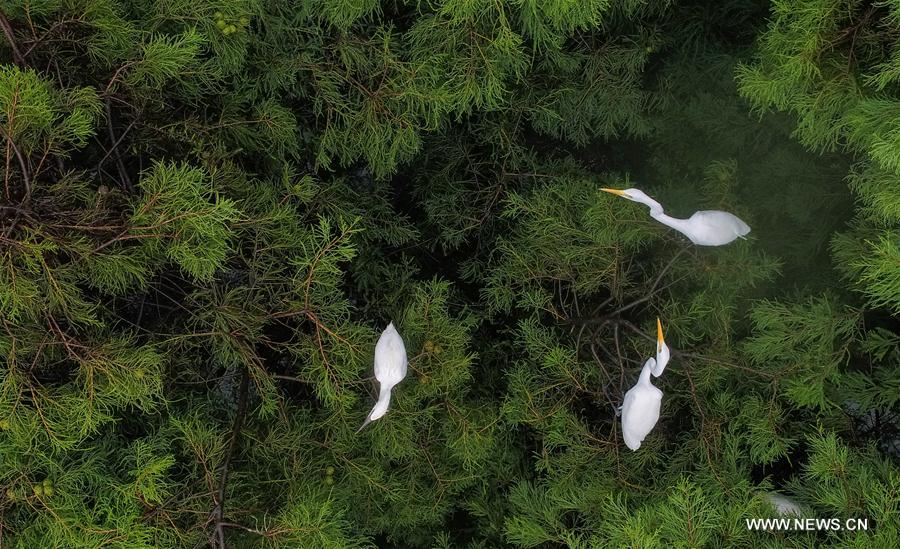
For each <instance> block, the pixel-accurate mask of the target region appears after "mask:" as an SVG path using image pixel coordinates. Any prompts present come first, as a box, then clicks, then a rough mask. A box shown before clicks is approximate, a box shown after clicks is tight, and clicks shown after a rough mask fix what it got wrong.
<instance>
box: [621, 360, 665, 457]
mask: <svg viewBox="0 0 900 549" xmlns="http://www.w3.org/2000/svg"><path fill="white" fill-rule="evenodd" d="M655 367H656V359H654V358H648V359H647V362H645V363H644V368H643V369H642V370H641V377H640V378H639V379H638V382H637V383H636V384H635V385H634V387H632V388H631V389H628V392H627V393H625V400H624V401H623V402H622V438H623V439H625V446H628V447H629V448H630V449H631V450H637V449H638V448H640V447H641V443H642V442H643V441H644V439H645V438H646V437H647V435H648V434H650V431H652V430H653V427H654V426H655V425H656V422H657V421H659V409H660V407H661V404H662V397H663V393H662V391H660V390H659V389H657V388H656V387H654V386H653V384H652V383H650V373H651V372H652V371H653V369H654V368H655Z"/></svg>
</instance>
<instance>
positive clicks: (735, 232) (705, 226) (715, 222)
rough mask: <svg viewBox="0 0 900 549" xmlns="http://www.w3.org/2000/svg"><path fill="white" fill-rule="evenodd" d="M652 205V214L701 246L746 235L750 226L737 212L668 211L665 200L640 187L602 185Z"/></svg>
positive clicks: (725, 242)
mask: <svg viewBox="0 0 900 549" xmlns="http://www.w3.org/2000/svg"><path fill="white" fill-rule="evenodd" d="M601 190H602V191H605V192H608V193H612V194H614V195H616V196H621V197H623V198H627V199H628V200H632V201H634V202H639V203H641V204H644V205H645V206H649V207H650V217H652V218H653V219H655V220H657V221H659V222H660V223H662V224H663V225H666V226H669V227H672V228H673V229H675V230H676V231H678V232H680V233H681V234H683V235H685V236H686V237H688V239H689V240H690V241H691V242H693V243H694V244H696V245H698V246H722V245H724V244H728V243H729V242H731V241H733V240H734V239H736V238H743V237H744V236H746V235H747V233H749V232H750V227H749V226H748V225H747V224H746V223H744V222H743V221H742V220H741V219H740V218H739V217H738V216H736V215H734V214H732V213H728V212H722V211H719V210H700V211H698V212H694V215H692V216H691V217H689V218H687V219H678V218H676V217H672V216H670V215H668V214H666V213H665V212H664V211H663V207H662V204H660V203H659V202H657V201H656V200H653V199H652V198H650V197H649V196H647V194H646V193H644V191H642V190H640V189H624V190H619V189H606V188H604V189H601Z"/></svg>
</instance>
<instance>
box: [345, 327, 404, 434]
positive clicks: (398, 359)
mask: <svg viewBox="0 0 900 549" xmlns="http://www.w3.org/2000/svg"><path fill="white" fill-rule="evenodd" d="M406 366H407V360H406V346H404V345H403V338H402V337H400V334H399V333H397V329H396V328H394V323H393V322H391V323H390V324H388V326H387V328H385V330H384V332H382V333H381V337H379V338H378V343H376V344H375V379H377V380H378V383H379V385H380V389H379V394H378V401H377V402H376V403H375V407H374V408H372V411H371V412H369V415H368V417H366V421H365V422H363V424H362V425H361V426H360V428H359V429H358V430H357V431H356V432H357V433H358V432H360V431H362V429H363V427H365V426H366V425H368V424H369V423H372V422H373V421H375V420H376V419H379V418H380V417H382V416H384V414H386V413H387V411H388V406H389V405H390V403H391V390H393V388H394V386H395V385H397V384H398V383H400V382H401V381H403V378H404V377H406Z"/></svg>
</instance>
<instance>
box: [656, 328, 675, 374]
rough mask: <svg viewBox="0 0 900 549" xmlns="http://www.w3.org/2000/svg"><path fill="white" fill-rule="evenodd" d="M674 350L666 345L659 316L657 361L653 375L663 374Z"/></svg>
mask: <svg viewBox="0 0 900 549" xmlns="http://www.w3.org/2000/svg"><path fill="white" fill-rule="evenodd" d="M671 354H672V352H671V351H670V350H669V346H668V345H666V342H665V340H664V339H663V331H662V323H661V322H660V321H659V318H658V317H657V319H656V363H655V364H654V365H653V371H652V373H653V377H659V376H661V375H662V373H663V370H665V369H666V364H668V363H669V357H670V356H671Z"/></svg>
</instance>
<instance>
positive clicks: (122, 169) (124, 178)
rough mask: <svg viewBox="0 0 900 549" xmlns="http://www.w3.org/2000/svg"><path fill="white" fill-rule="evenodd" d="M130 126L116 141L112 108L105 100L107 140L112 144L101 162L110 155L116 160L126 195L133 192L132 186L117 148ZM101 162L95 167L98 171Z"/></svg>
mask: <svg viewBox="0 0 900 549" xmlns="http://www.w3.org/2000/svg"><path fill="white" fill-rule="evenodd" d="M131 126H134V122H132V123H131ZM131 126H128V128H127V129H126V130H125V132H123V133H122V136H121V137H120V138H119V139H116V132H115V130H114V129H113V122H112V108H110V106H109V99H108V98H107V100H106V127H107V129H108V130H109V139H110V142H111V143H112V148H111V149H110V150H109V152H107V153H106V156H104V157H103V160H106V157H107V156H109V155H110V153H111V154H112V155H113V157H114V158H115V159H116V167H117V168H119V177H121V178H122V184H123V185H124V187H125V190H126V191H127V192H128V193H131V192H133V191H134V186H133V185H132V184H131V178H130V177H128V172H127V171H126V170H125V164H124V163H123V162H122V157H121V156H119V151H118V146H119V143H120V142H121V141H122V138H124V137H125V135H126V134H127V133H128V131H129V130H130V129H131ZM103 160H101V161H100V164H98V165H97V170H98V171H99V170H100V166H102V165H103Z"/></svg>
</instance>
